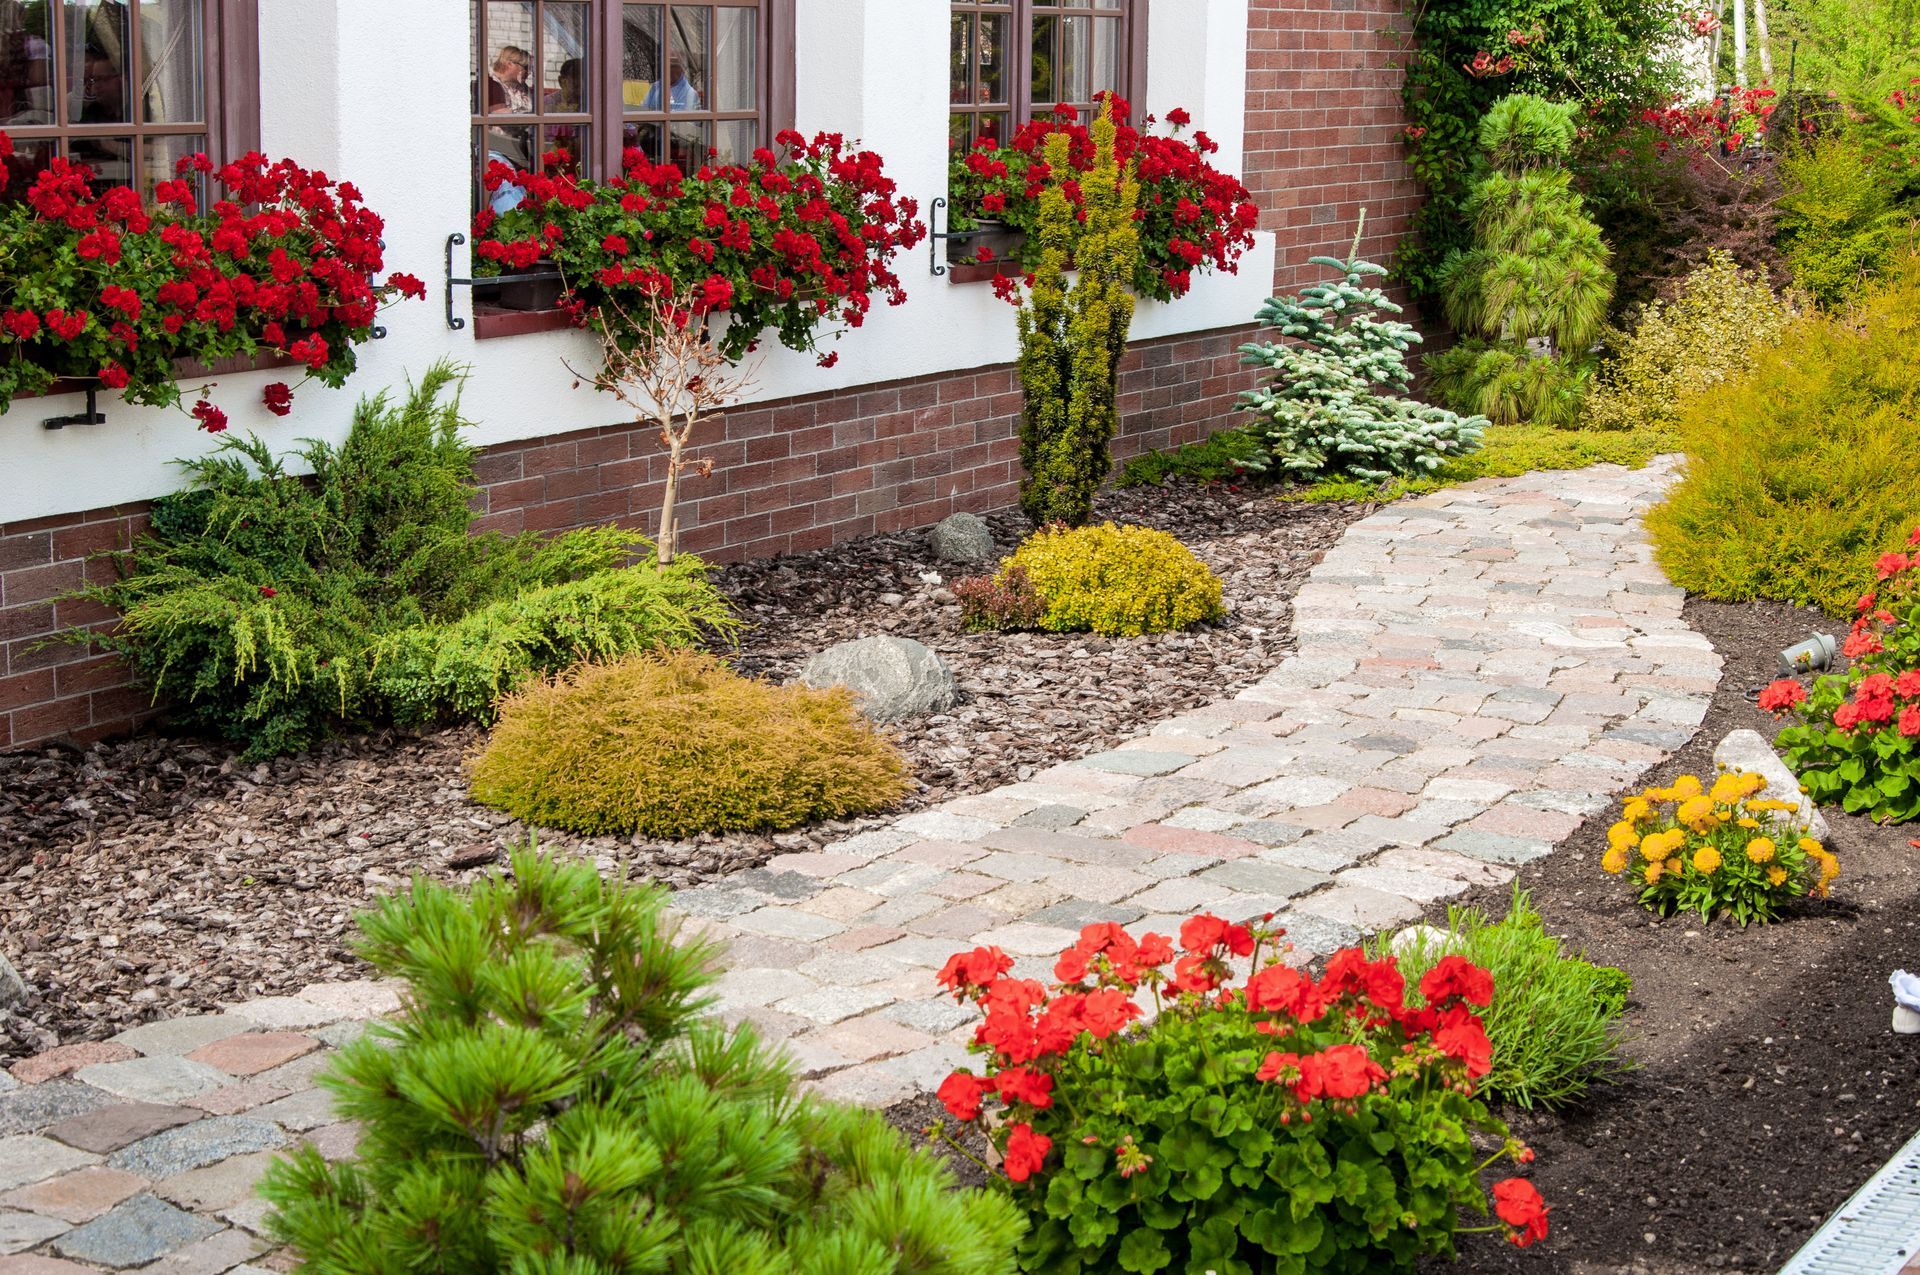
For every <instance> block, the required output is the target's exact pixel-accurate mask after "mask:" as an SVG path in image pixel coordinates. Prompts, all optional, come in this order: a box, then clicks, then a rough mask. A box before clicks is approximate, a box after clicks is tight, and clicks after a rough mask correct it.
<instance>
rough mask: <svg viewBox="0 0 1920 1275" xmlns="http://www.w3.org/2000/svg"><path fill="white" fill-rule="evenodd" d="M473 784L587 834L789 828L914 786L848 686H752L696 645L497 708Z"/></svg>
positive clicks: (870, 806)
mask: <svg viewBox="0 0 1920 1275" xmlns="http://www.w3.org/2000/svg"><path fill="white" fill-rule="evenodd" d="M471 779H472V786H473V799H474V800H475V801H478V802H480V803H481V804H482V805H488V806H493V807H495V808H496V809H499V810H504V811H506V812H507V813H508V814H511V815H513V816H514V817H515V818H516V819H521V820H524V821H525V822H527V823H529V824H533V825H536V826H539V827H543V828H561V829H564V830H566V831H568V832H579V833H584V834H586V835H588V836H599V835H601V834H604V833H621V834H628V833H638V834H640V835H641V836H643V837H685V836H692V835H694V834H696V833H701V832H732V831H738V830H745V829H758V828H765V829H781V828H791V827H793V826H795V825H796V824H802V823H806V822H808V821H809V820H813V819H837V818H839V817H840V816H842V815H849V814H864V813H866V812H867V811H870V810H878V809H880V808H882V807H884V806H889V805H892V804H893V803H894V802H895V801H898V800H899V799H900V798H901V797H902V796H903V795H905V793H906V790H907V768H906V763H905V762H904V761H903V760H902V759H901V757H900V754H899V752H898V751H897V750H896V749H895V748H894V747H893V745H892V744H890V743H888V742H887V740H886V739H885V738H884V737H882V736H881V735H880V734H878V733H877V732H876V731H875V730H874V729H873V727H872V726H871V725H869V724H868V723H867V720H866V718H864V717H862V716H861V715H860V712H859V710H858V709H857V708H856V707H855V706H854V702H853V697H852V695H851V693H850V692H848V691H846V690H845V689H834V690H818V691H817V690H812V689H810V688H808V687H804V686H775V685H773V684H771V683H768V682H760V681H755V680H753V679H751V678H745V677H742V676H740V675H739V674H738V673H735V672H734V671H733V670H732V669H730V668H728V667H727V666H726V665H725V664H723V663H721V662H720V661H719V660H717V659H715V658H714V657H713V656H711V655H707V654H704V653H701V652H696V651H678V652H673V653H666V654H660V655H636V656H630V657H628V658H627V659H624V660H619V661H616V662H614V663H611V664H582V665H580V666H579V667H577V668H575V669H574V670H573V671H572V672H570V673H567V674H565V675H563V676H561V677H558V678H554V679H551V680H537V681H534V682H531V683H529V684H527V685H526V686H525V687H523V688H522V689H521V690H519V691H518V692H516V693H515V694H513V695H510V696H508V697H507V698H506V699H505V700H504V701H502V702H501V705H500V720H499V721H498V723H497V724H496V725H495V726H494V728H493V734H492V736H491V737H490V738H489V739H488V740H487V742H486V744H485V746H484V747H483V748H482V749H481V750H480V752H479V753H478V754H477V755H476V756H475V758H474V759H473V763H472V766H471Z"/></svg>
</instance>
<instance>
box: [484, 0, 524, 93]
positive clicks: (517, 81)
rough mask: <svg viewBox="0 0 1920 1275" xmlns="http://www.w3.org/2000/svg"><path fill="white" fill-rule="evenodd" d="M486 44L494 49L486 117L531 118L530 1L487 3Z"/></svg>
mask: <svg viewBox="0 0 1920 1275" xmlns="http://www.w3.org/2000/svg"><path fill="white" fill-rule="evenodd" d="M487 43H488V44H490V45H492V46H493V60H492V62H491V63H490V64H489V69H488V71H487V84H486V91H487V114H489V115H530V114H532V113H533V46H534V44H535V43H536V41H535V40H534V35H533V4H532V3H531V0H488V3H487Z"/></svg>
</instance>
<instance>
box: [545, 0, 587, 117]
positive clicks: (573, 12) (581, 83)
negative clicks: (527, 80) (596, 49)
mask: <svg viewBox="0 0 1920 1275" xmlns="http://www.w3.org/2000/svg"><path fill="white" fill-rule="evenodd" d="M541 35H542V36H543V37H544V38H543V40H542V42H541V51H540V101H541V107H540V109H541V110H543V111H553V112H559V113H564V114H569V115H578V114H581V113H583V112H584V111H586V110H587V91H588V89H587V74H588V69H589V68H590V67H591V66H592V65H593V50H592V48H591V47H590V45H589V42H588V38H587V6H586V5H584V4H573V3H567V4H556V3H554V2H553V0H548V3H547V6H546V9H545V13H544V17H543V18H542V21H541Z"/></svg>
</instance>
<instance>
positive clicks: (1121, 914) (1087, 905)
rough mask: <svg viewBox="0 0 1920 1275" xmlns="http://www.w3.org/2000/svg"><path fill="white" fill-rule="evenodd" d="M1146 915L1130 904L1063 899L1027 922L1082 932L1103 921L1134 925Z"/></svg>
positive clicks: (1140, 908)
mask: <svg viewBox="0 0 1920 1275" xmlns="http://www.w3.org/2000/svg"><path fill="white" fill-rule="evenodd" d="M1143 888H1144V885H1143ZM1146 914H1147V910H1146V909H1145V908H1142V907H1136V906H1134V905H1133V904H1130V903H1091V902H1088V901H1087V900H1085V899H1062V900H1061V901H1060V902H1058V903H1055V904H1053V905H1052V906H1051V907H1044V908H1041V909H1040V910H1039V911H1038V912H1034V913H1030V914H1029V915H1028V916H1027V921H1028V922H1029V923H1030V924H1033V925H1045V926H1051V927H1054V928H1057V929H1062V930H1082V929H1085V928H1086V927H1087V926H1089V925H1094V924H1096V923H1098V922H1101V921H1112V922H1113V923H1114V924H1116V925H1132V924H1133V923H1134V922H1135V921H1138V920H1139V919H1140V918H1141V917H1143V916H1145V915H1146Z"/></svg>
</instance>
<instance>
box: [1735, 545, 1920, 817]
mask: <svg viewBox="0 0 1920 1275" xmlns="http://www.w3.org/2000/svg"><path fill="white" fill-rule="evenodd" d="M1879 576H1880V581H1879V584H1878V585H1877V586H1876V587H1875V588H1874V590H1873V591H1872V592H1869V593H1866V594H1863V595H1861V598H1860V601H1859V602H1857V603H1856V604H1855V611H1856V612H1857V614H1856V615H1855V617H1854V621H1853V627H1852V629H1851V630H1850V631H1849V632H1848V634H1847V643H1846V647H1845V654H1846V656H1847V658H1848V660H1850V661H1851V663H1850V664H1849V665H1848V666H1847V671H1846V672H1845V673H1830V674H1827V675H1825V676H1823V677H1821V678H1820V679H1819V680H1818V681H1816V682H1815V683H1814V686H1813V693H1812V694H1811V695H1809V694H1808V693H1807V691H1806V689H1805V688H1804V687H1802V686H1801V685H1800V683H1799V682H1797V681H1793V680H1791V679H1785V678H1783V679H1782V680H1780V681H1777V682H1775V683H1773V685H1771V686H1769V687H1767V689H1766V690H1764V691H1762V692H1761V694H1760V707H1761V708H1763V709H1766V710H1767V711H1769V712H1772V713H1778V714H1787V713H1791V714H1792V715H1793V716H1794V717H1795V718H1796V719H1797V720H1796V723H1795V724H1794V725H1791V726H1788V727H1787V728H1786V729H1785V730H1782V731H1781V732H1780V734H1779V736H1778V737H1777V738H1776V740H1775V741H1774V742H1775V744H1776V745H1777V746H1778V747H1779V749H1780V752H1781V755H1782V756H1784V757H1785V758H1786V761H1787V764H1788V765H1789V766H1791V767H1793V769H1794V771H1795V772H1796V773H1797V774H1798V775H1799V776H1800V785H1801V787H1802V788H1804V789H1805V790H1806V793H1807V795H1808V797H1809V798H1811V799H1812V800H1813V801H1814V802H1816V803H1818V804H1820V805H1823V806H1824V805H1833V804H1836V803H1837V804H1838V805H1839V806H1840V808H1841V809H1843V810H1845V811H1846V812H1847V813H1849V814H1856V815H1862V814H1863V815H1868V816H1870V817H1872V818H1874V819H1877V820H1880V821H1881V822H1883V823H1904V822H1906V821H1908V820H1911V819H1916V818H1920V527H1916V528H1915V529H1914V530H1913V531H1912V532H1911V533H1910V534H1909V535H1908V536H1907V550H1906V551H1904V552H1901V551H1896V552H1892V553H1887V554H1883V555H1881V558H1880V562H1879Z"/></svg>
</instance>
